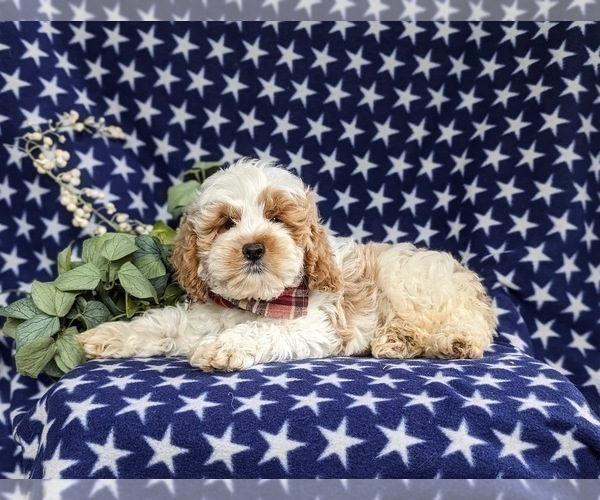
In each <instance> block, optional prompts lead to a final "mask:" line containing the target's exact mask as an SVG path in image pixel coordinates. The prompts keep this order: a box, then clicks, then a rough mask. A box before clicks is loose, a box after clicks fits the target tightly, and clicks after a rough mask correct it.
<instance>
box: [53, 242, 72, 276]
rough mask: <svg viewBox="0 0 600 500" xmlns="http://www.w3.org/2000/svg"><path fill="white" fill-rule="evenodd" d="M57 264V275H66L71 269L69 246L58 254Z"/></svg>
mask: <svg viewBox="0 0 600 500" xmlns="http://www.w3.org/2000/svg"><path fill="white" fill-rule="evenodd" d="M56 262H57V264H58V274H62V273H66V272H67V271H70V270H71V269H72V267H71V245H69V246H68V247H67V248H65V249H64V250H63V251H62V252H60V253H59V254H58V257H57V258H56Z"/></svg>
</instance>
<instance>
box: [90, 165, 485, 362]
mask: <svg viewBox="0 0 600 500" xmlns="http://www.w3.org/2000/svg"><path fill="white" fill-rule="evenodd" d="M173 263H174V265H175V267H176V269H177V273H178V277H179V281H180V282H181V284H182V286H183V287H184V288H185V289H186V291H187V292H188V295H189V298H190V299H191V303H190V304H189V305H187V306H184V305H182V306H178V307H165V308H162V309H156V310H151V311H149V312H147V313H146V314H145V315H143V316H141V317H139V318H136V319H134V320H132V321H131V322H129V323H124V322H113V323H104V324H102V325H100V326H98V327H97V328H94V329H92V330H89V331H87V332H84V333H83V334H81V336H80V339H81V343H82V346H83V349H84V351H85V353H86V356H87V357H88V358H90V359H94V358H125V357H146V356H156V355H165V356H187V357H188V359H189V362H190V364H191V365H192V366H194V367H197V368H200V369H201V370H205V371H210V370H226V371H233V370H241V369H244V368H248V367H249V366H252V365H254V364H256V363H264V362H269V361H284V360H292V359H303V358H320V357H327V356H352V355H366V354H369V353H370V354H372V355H373V356H375V357H379V358H412V357H419V356H421V357H427V358H471V357H473V358H474V357H480V356H482V354H483V351H484V349H485V348H486V347H488V346H489V345H490V343H491V342H492V339H493V337H494V335H495V330H496V324H497V320H496V316H495V314H494V311H493V309H492V306H491V301H490V298H489V297H488V295H487V294H486V291H485V289H484V287H483V286H482V284H481V281H480V280H479V278H478V276H477V275H476V274H475V273H474V272H472V271H471V270H469V269H467V268H466V267H465V266H463V265H461V264H460V263H459V262H457V261H456V260H455V259H454V258H453V257H452V256H451V255H450V254H448V253H442V252H436V251H430V250H426V249H421V248H416V247H415V246H414V245H412V244H410V243H400V244H397V245H388V244H381V243H369V244H358V243H356V242H353V241H351V240H349V239H345V238H335V237H332V236H329V235H328V234H327V232H326V230H325V228H324V227H323V226H322V225H321V224H320V222H319V216H318V212H317V207H316V204H315V200H314V195H313V194H312V192H311V191H310V189H308V188H307V187H306V186H305V185H304V184H303V183H302V181H301V180H300V179H299V178H298V177H296V176H294V175H293V174H291V173H290V172H288V171H287V170H285V169H283V168H280V167H278V166H275V165H274V164H272V163H270V162H265V161H259V160H251V159H246V158H245V159H242V160H240V161H238V162H237V163H235V164H233V165H232V166H230V167H229V168H227V169H224V170H222V171H219V172H218V173H216V174H214V175H213V176H211V177H210V178H209V179H208V180H207V181H206V182H205V183H204V184H203V185H202V187H201V188H200V190H199V191H198V193H197V196H196V198H195V200H194V201H193V202H192V203H191V205H190V206H189V207H188V209H187V211H186V214H185V216H184V219H183V222H182V226H181V228H180V230H179V233H178V236H177V239H176V242H175V245H174V248H173ZM289 297H291V298H289ZM306 298H308V303H307V304H306ZM290 304H291V305H290ZM243 307H245V308H246V309H250V310H243V309H242V308H243ZM269 310H272V312H273V313H274V314H272V313H268V312H267V313H265V311H269ZM263 314H266V315H263ZM272 316H276V317H272Z"/></svg>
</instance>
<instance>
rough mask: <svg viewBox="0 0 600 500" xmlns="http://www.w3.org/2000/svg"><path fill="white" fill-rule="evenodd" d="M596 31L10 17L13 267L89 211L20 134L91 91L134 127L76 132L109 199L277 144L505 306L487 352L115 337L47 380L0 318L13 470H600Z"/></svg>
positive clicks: (5, 258) (99, 105) (336, 220)
mask: <svg viewBox="0 0 600 500" xmlns="http://www.w3.org/2000/svg"><path fill="white" fill-rule="evenodd" d="M599 45H600V25H598V24H596V23H586V22H583V23H483V24H481V23H457V24H453V23H443V22H438V23H344V22H340V23H332V22H331V23H254V22H250V23H196V24H193V25H190V24H186V23H171V24H164V23H163V24H136V23H121V24H119V23H101V24H85V23H70V24H66V23H56V24H48V23H43V24H39V23H27V22H24V23H19V24H10V23H4V24H0V102H1V103H2V104H1V105H0V132H1V137H2V142H3V143H4V145H3V146H2V149H1V150H0V164H1V165H2V168H1V169H0V214H2V219H1V220H0V259H1V260H0V280H1V284H2V289H4V290H8V289H15V288H19V289H23V290H27V288H28V285H29V284H30V283H31V281H33V280H34V279H41V280H47V279H51V277H52V275H53V273H54V272H55V270H54V264H53V261H54V259H55V256H56V254H57V252H58V251H59V250H60V249H61V248H62V247H64V246H66V245H67V244H68V243H69V242H70V241H72V240H77V239H78V238H81V236H82V233H81V232H80V231H79V230H76V229H75V228H72V227H70V226H69V216H68V215H67V214H66V213H64V212H63V211H61V210H62V209H61V208H59V206H58V204H57V202H56V200H57V193H56V191H55V190H54V185H53V184H52V183H51V182H47V181H48V179H44V178H40V177H39V176H38V175H37V174H36V173H35V170H34V169H33V168H31V166H30V165H29V164H27V163H26V162H22V161H21V160H20V159H19V154H18V151H16V150H15V148H14V146H13V144H14V138H15V137H16V136H17V135H19V134H20V133H22V129H20V124H21V122H23V121H24V120H27V121H28V122H30V123H39V122H41V121H43V120H46V119H49V118H53V117H55V116H56V115H58V114H59V113H60V112H62V111H67V110H69V109H76V110H78V111H79V112H80V113H81V114H83V115H85V114H92V115H95V116H104V117H106V119H107V120H108V121H109V122H114V123H116V124H119V125H120V126H122V127H123V129H124V130H125V132H126V133H127V135H128V137H127V140H126V141H125V142H124V143H123V144H119V143H114V142H110V143H107V142H105V141H102V140H92V139H89V138H84V139H82V140H78V141H77V142H76V143H75V145H74V147H73V150H72V156H73V158H74V161H76V162H77V164H78V166H79V167H80V168H81V169H82V170H83V172H84V181H85V182H89V183H93V184H94V185H96V186H98V187H100V188H101V189H103V190H104V191H105V192H106V193H107V195H108V196H109V198H111V199H113V201H114V202H115V203H116V204H117V205H118V207H119V209H120V210H124V211H128V212H129V213H131V214H132V215H133V216H136V217H139V218H141V219H143V220H147V221H149V222H152V221H153V220H155V219H156V218H162V219H165V218H167V212H166V209H165V201H166V190H167V188H168V187H169V186H170V185H172V184H173V182H175V180H176V177H177V175H178V174H179V173H181V172H182V171H183V170H185V169H186V168H188V167H190V166H191V165H192V164H193V163H194V162H195V161H196V160H199V159H204V160H218V161H223V162H230V161H232V160H235V159H237V158H238V157H240V156H242V155H252V156H258V157H262V158H274V159H276V160H279V161H281V162H283V163H285V164H288V165H290V166H291V167H292V168H293V169H295V170H296V172H297V173H299V174H300V175H301V176H302V177H303V179H304V180H305V181H306V182H307V183H308V184H310V185H312V186H314V187H315V189H316V192H317V194H318V198H319V206H320V210H321V213H322V215H323V218H324V220H325V222H326V223H327V225H328V226H329V227H330V228H331V229H332V230H333V231H334V232H336V233H338V234H341V235H350V236H353V237H354V238H356V239H359V240H363V241H368V240H382V241H389V242H396V241H405V240H410V241H414V242H416V243H418V244H420V245H428V246H430V247H432V248H435V249H443V250H447V251H450V252H453V253H454V254H455V255H456V256H458V257H459V258H461V259H462V260H463V261H464V262H466V263H468V264H469V265H470V266H471V267H473V268H474V269H475V270H477V271H478V272H480V273H481V274H482V276H483V277H484V279H485V280H486V283H487V285H488V287H489V288H490V290H491V292H492V294H493V296H494V299H495V305H496V307H497V309H498V312H499V314H500V328H499V333H500V336H499V338H498V341H497V343H496V345H495V346H494V347H493V348H492V349H491V350H490V351H489V352H488V353H487V355H486V357H485V358H484V359H483V360H480V361H472V362H471V361H469V362H442V361H419V360H415V361H398V360H394V361H386V362H383V361H374V360H369V359H361V360H344V359H332V360H319V361H310V362H297V363H285V364H280V365H264V366H262V367H257V368H254V369H252V370H249V371H247V372H243V373H240V374H232V375H223V374H215V375H206V374H201V373H198V372H194V371H192V370H191V369H189V368H187V367H186V364H185V363H184V362H183V361H163V360H151V361H125V362H114V361H113V362H94V363H88V364H86V365H84V366H82V367H80V368H78V369H77V370H75V371H74V372H73V373H71V374H70V375H68V376H67V377H65V378H64V379H63V380H61V381H59V382H58V383H55V384H51V383H50V381H31V380H29V379H26V378H24V377H19V376H17V375H16V374H15V372H14V367H13V366H12V361H11V355H10V346H9V344H8V342H4V343H3V344H2V346H3V347H2V349H1V353H2V356H3V359H4V364H3V365H1V366H0V394H1V396H0V405H1V406H0V410H2V411H1V412H0V430H1V429H4V431H2V433H1V436H2V438H1V439H2V441H0V446H2V455H1V456H2V459H1V463H2V471H3V472H4V474H5V475H7V476H9V477H14V476H17V475H19V474H20V473H25V474H26V475H31V476H32V477H58V476H60V475H61V474H62V475H63V477H316V476H320V477H435V476H437V477H458V476H462V477H469V476H471V477H475V476H479V477H496V476H503V477H553V476H556V477H598V475H599V474H600V461H599V460H598V457H599V453H600V427H599V422H598V419H597V414H596V412H597V411H598V408H599V401H600V395H599V393H598V387H599V385H600V360H599V358H598V357H597V355H596V352H597V348H598V345H599V343H600V330H599V329H598V326H597V325H598V324H599V320H600V318H599V316H600V313H599V309H598V303H599V300H598V299H599V294H600V243H599V241H598V240H599V236H598V235H599V232H600V228H599V227H598V210H599V198H598V182H600V147H599V141H598V139H599V138H600V137H599V135H600V134H599V132H598V127H599V126H600V124H599V116H600V114H599V113H598V107H599V105H600V99H599V91H600V87H599V86H598V84H597V81H598V75H599V67H600V52H599ZM91 231H93V228H90V229H89V230H87V231H84V232H83V234H84V235H85V234H86V232H87V234H90V233H91ZM8 298H9V296H7V295H2V296H0V300H7V299H8ZM48 386H50V389H49V390H47V387H48ZM42 395H43V396H42ZM190 429H194V430H193V432H190ZM11 433H12V434H13V435H14V440H13V439H12V438H11V437H10V435H11ZM13 455H14V457H13Z"/></svg>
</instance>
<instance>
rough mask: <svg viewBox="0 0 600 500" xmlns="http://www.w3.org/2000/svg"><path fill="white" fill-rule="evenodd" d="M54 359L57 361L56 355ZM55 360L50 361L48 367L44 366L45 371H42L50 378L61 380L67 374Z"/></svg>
mask: <svg viewBox="0 0 600 500" xmlns="http://www.w3.org/2000/svg"><path fill="white" fill-rule="evenodd" d="M54 359H56V355H55V356H54ZM54 359H51V360H50V361H48V363H47V364H46V366H44V369H43V370H42V371H43V372H44V373H45V374H46V375H49V376H50V377H53V378H60V377H62V376H63V375H64V374H65V372H64V371H63V370H61V369H60V368H59V367H58V365H57V364H56V361H55V360H54Z"/></svg>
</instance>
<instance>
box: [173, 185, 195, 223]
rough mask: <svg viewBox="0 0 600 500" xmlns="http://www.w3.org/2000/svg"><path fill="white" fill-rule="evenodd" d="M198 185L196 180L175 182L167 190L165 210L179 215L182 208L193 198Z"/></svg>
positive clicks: (176, 215)
mask: <svg viewBox="0 0 600 500" xmlns="http://www.w3.org/2000/svg"><path fill="white" fill-rule="evenodd" d="M199 187H200V183H199V182H198V181H187V182H182V183H181V184H175V185H174V186H171V187H170V188H169V189H168V190H167V210H168V211H169V212H170V213H171V215H173V217H175V218H177V217H179V216H180V215H181V212H182V211H183V208H184V207H186V206H187V205H189V204H190V203H191V201H192V200H193V199H194V195H195V193H196V190H197V189H198V188H199Z"/></svg>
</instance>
